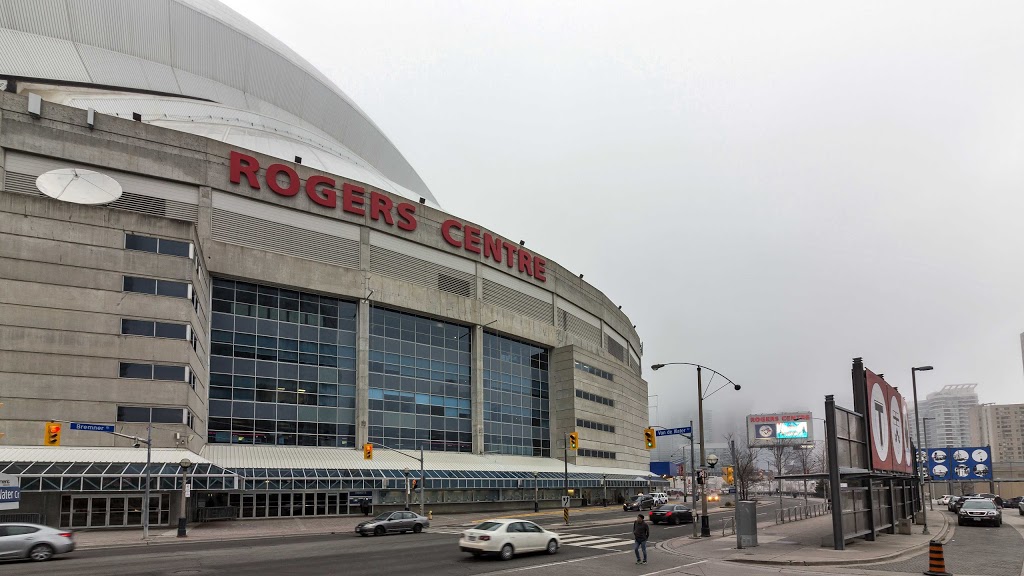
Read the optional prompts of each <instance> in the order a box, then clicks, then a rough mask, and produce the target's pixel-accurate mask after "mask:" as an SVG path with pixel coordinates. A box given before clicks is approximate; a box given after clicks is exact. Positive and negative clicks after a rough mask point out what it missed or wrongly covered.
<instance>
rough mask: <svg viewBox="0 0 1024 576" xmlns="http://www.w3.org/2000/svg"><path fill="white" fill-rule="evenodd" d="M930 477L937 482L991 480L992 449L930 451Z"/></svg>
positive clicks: (966, 448) (980, 447)
mask: <svg viewBox="0 0 1024 576" xmlns="http://www.w3.org/2000/svg"><path fill="white" fill-rule="evenodd" d="M928 476H929V478H931V479H932V481H935V482H940V481H947V482H949V481H952V482H957V481H970V480H991V479H992V449H991V448H989V447H988V446H974V447H969V446H968V447H963V448H932V449H929V450H928Z"/></svg>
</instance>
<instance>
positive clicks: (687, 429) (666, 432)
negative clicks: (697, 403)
mask: <svg viewBox="0 0 1024 576" xmlns="http://www.w3.org/2000/svg"><path fill="white" fill-rule="evenodd" d="M676 434H693V428H692V427H691V426H683V427H682V428H663V429H661V430H658V431H657V434H656V435H657V436H674V435H676Z"/></svg>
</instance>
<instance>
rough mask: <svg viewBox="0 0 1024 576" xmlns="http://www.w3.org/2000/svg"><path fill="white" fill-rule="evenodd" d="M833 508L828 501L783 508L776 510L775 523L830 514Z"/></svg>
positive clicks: (786, 522) (785, 522)
mask: <svg viewBox="0 0 1024 576" xmlns="http://www.w3.org/2000/svg"><path fill="white" fill-rule="evenodd" d="M831 510H832V508H831V507H830V506H829V504H828V503H827V502H823V503H821V504H808V505H806V506H793V507H792V508H782V509H780V510H776V511H775V523H776V524H788V523H789V522H798V521H800V520H806V519H808V518H816V517H818V516H824V515H825V514H828V513H829V512H830V511H831Z"/></svg>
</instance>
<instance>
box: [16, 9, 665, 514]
mask: <svg viewBox="0 0 1024 576" xmlns="http://www.w3.org/2000/svg"><path fill="white" fill-rule="evenodd" d="M482 184H483V183H482ZM481 192H482V193H486V191H485V190H481ZM442 198H443V195H442ZM496 205H497V204H496ZM506 232H508V231H506ZM561 249H565V250H568V249H570V246H569V245H564V246H562V247H561ZM550 256H551V257H552V258H549V255H548V254H543V255H542V254H540V253H538V252H535V251H534V250H533V247H532V246H531V247H529V248H528V247H527V245H526V244H525V243H524V242H522V241H520V240H519V239H518V238H515V239H512V238H509V237H506V236H501V235H499V234H498V233H496V232H494V231H491V230H489V229H488V228H486V227H485V225H484V224H477V223H473V222H469V221H467V220H465V219H463V218H460V217H459V216H457V215H454V214H450V213H447V212H445V211H444V210H443V209H442V208H441V204H440V202H439V200H438V197H436V196H435V195H434V194H433V193H432V192H431V190H430V189H428V188H427V186H426V184H425V183H424V182H423V180H422V179H421V178H420V177H419V176H418V175H417V173H416V171H415V170H414V169H413V167H412V166H411V165H410V164H409V162H407V161H406V159H405V158H404V157H403V156H402V154H401V153H400V152H399V151H398V149H397V148H396V147H395V145H394V144H393V143H392V142H391V141H390V140H389V139H388V138H387V137H386V136H385V135H384V134H383V132H382V131H381V130H380V128H378V127H377V126H376V125H375V124H374V122H373V121H372V120H371V119H369V118H368V117H367V115H366V114H365V113H364V112H363V111H361V110H360V108H359V107H358V106H356V104H355V103H354V102H353V101H352V100H351V99H350V98H349V97H347V96H346V95H345V94H344V93H342V92H341V90H340V89H339V88H338V87H336V86H335V85H334V84H333V83H332V82H331V81H330V80H328V79H327V78H326V77H325V76H324V75H323V74H322V73H320V72H319V71H317V70H316V69H315V68H313V67H312V66H311V65H310V64H309V63H308V62H306V61H305V60H304V59H302V58H301V57H300V56H298V55H297V54H296V53H295V52H293V51H292V50H290V49H289V48H287V47H286V46H284V45H283V44H282V43H281V42H280V41H278V40H277V39H275V38H274V37H272V36H270V35H269V34H268V33H267V32H266V31H264V30H262V29H260V28H259V27H257V26H256V25H254V24H253V23H252V22H250V21H248V20H247V19H246V18H245V17H244V16H243V15H241V14H238V13H236V12H234V11H232V10H230V9H228V8H227V7H225V6H224V5H222V4H219V3H216V2H212V1H207V0H137V1H133V2H114V1H105V0H75V1H67V2H44V1H39V2H17V1H14V0H0V401H2V402H3V406H2V407H0V430H2V431H3V433H4V434H5V436H4V437H3V438H2V439H0V480H4V479H6V480H7V481H8V482H12V483H15V484H17V485H19V486H20V499H19V501H18V503H17V505H16V506H17V508H16V509H14V510H12V509H11V508H12V506H10V503H8V504H7V505H6V509H3V510H0V518H2V517H3V515H4V514H10V513H15V512H16V513H18V514H29V515H35V516H34V517H36V518H37V519H38V520H39V521H40V522H42V523H46V524H50V525H53V526H58V525H59V526H61V527H68V528H92V527H108V526H138V525H142V524H143V523H144V521H143V510H146V509H148V510H149V523H150V524H152V525H164V526H167V525H172V524H174V523H176V521H177V516H178V514H177V510H178V506H179V504H180V502H181V500H180V498H182V496H180V495H181V494H183V493H185V492H186V490H184V488H185V486H183V483H185V484H187V487H188V490H187V493H188V494H189V496H188V497H187V499H186V504H187V507H188V512H187V514H188V518H189V520H190V521H202V520H208V519H212V518H216V517H224V516H227V517H237V518H264V517H281V516H327V515H343V514H349V513H353V512H358V511H359V505H360V504H361V503H362V502H363V501H368V502H369V503H372V506H373V507H374V508H375V509H383V510H390V509H397V508H401V507H403V506H404V504H405V502H406V498H407V497H408V498H410V499H411V502H412V504H413V506H419V502H420V499H421V498H422V499H423V501H425V503H426V506H428V507H429V509H431V510H433V511H438V510H452V509H456V508H458V507H460V506H461V507H464V506H471V507H472V508H473V509H474V510H502V509H516V508H519V509H522V508H529V507H531V506H532V504H533V502H534V498H535V490H536V495H537V496H538V497H539V500H540V501H541V504H542V505H544V506H547V507H557V506H561V503H560V500H561V496H562V495H563V494H565V489H564V487H563V482H564V474H565V469H566V467H567V469H568V482H569V488H570V489H571V490H572V492H571V494H572V498H573V499H574V500H573V503H572V505H573V506H578V505H581V504H585V503H587V502H589V503H596V502H600V501H601V500H603V499H605V498H607V500H609V501H612V500H615V499H617V498H619V497H624V496H626V495H629V494H633V493H636V492H637V491H638V490H639V491H647V490H649V489H650V488H658V487H664V486H665V483H664V481H663V480H662V479H661V478H659V477H656V476H652V475H651V474H650V472H649V470H648V464H649V458H648V452H647V450H646V449H645V447H644V441H643V429H644V427H645V426H646V425H647V422H648V412H647V410H648V409H647V383H646V382H645V381H644V380H643V378H642V374H641V366H640V357H641V352H642V345H641V342H640V338H639V337H638V335H637V333H636V330H635V327H634V326H633V325H632V322H630V320H629V318H628V317H627V316H626V315H625V314H623V313H622V312H621V310H620V307H619V306H617V305H616V304H615V303H614V302H612V301H611V300H610V299H609V298H608V297H606V296H605V295H604V294H603V293H602V292H601V291H600V290H599V289H598V288H596V287H594V286H591V285H590V284H588V283H586V282H585V281H584V280H583V275H582V274H579V273H575V272H573V271H570V270H567V269H565V268H563V267H562V266H559V265H558V264H557V262H556V261H555V260H554V259H553V257H556V256H557V254H550ZM150 432H151V444H150V447H151V450H147V444H146V439H147V437H148V435H149V434H150ZM570 432H577V433H578V434H579V446H578V450H570V451H569V452H568V454H569V455H568V458H567V460H568V462H567V463H563V451H564V450H565V448H564V445H563V443H564V441H565V438H566V436H567V435H568V434H569V433H570ZM367 444H369V445H370V446H372V447H373V450H372V454H366V453H365V452H366V451H367V450H366V449H365V445H367ZM421 450H423V454H424V457H423V458H422V467H423V469H424V473H423V476H422V479H421V476H420V465H421V462H420V461H418V459H419V458H420V454H421ZM147 454H148V456H147ZM367 456H371V457H370V458H367ZM147 457H148V458H150V462H151V463H150V464H149V465H148V466H147V464H146V462H147ZM3 475H6V476H3ZM147 477H148V478H149V480H148V483H149V488H150V500H149V505H148V506H146V505H145V504H144V502H143V499H144V494H145V490H146V483H147ZM183 478H184V480H183ZM412 480H417V482H416V489H415V490H412V489H411V485H412ZM7 485H11V484H7ZM407 487H408V488H407ZM407 490H409V491H411V492H412V493H411V495H410V494H409V492H407Z"/></svg>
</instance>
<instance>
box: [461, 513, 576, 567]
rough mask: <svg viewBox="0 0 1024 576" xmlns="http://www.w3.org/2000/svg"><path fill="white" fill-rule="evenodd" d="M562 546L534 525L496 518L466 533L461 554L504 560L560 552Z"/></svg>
mask: <svg viewBox="0 0 1024 576" xmlns="http://www.w3.org/2000/svg"><path fill="white" fill-rule="evenodd" d="M561 544H562V542H561V540H560V539H559V537H558V534H555V533H554V532H548V531H547V530H545V529H543V528H541V527H540V526H537V525H536V524H534V523H533V522H528V521H526V520H516V519H514V518H496V519H494V520H487V521H485V522H481V523H479V524H477V525H476V526H474V527H472V528H470V529H469V530H466V531H465V532H463V533H462V537H461V538H459V550H461V551H463V552H469V553H470V554H472V555H473V556H481V555H484V554H497V555H498V557H500V558H501V559H502V560H511V559H512V556H514V555H516V554H521V553H524V552H537V551H541V550H543V551H545V552H547V553H548V554H554V553H556V552H558V548H559V547H560V546H561Z"/></svg>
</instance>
